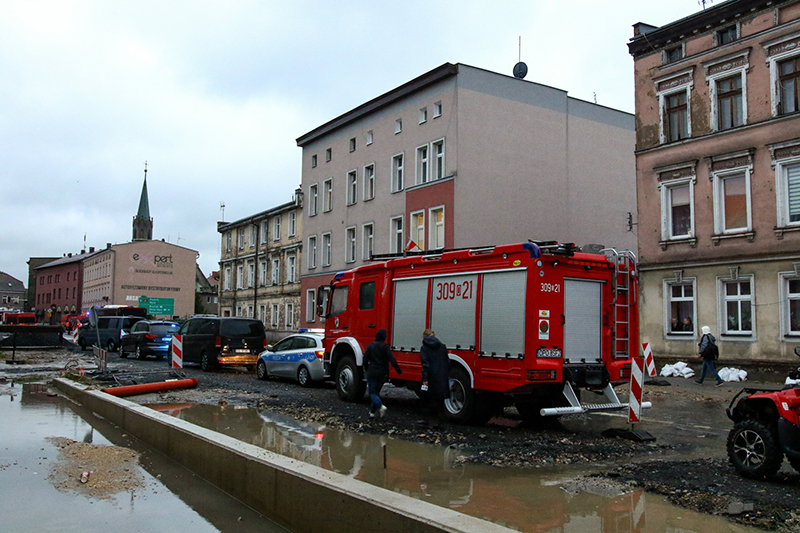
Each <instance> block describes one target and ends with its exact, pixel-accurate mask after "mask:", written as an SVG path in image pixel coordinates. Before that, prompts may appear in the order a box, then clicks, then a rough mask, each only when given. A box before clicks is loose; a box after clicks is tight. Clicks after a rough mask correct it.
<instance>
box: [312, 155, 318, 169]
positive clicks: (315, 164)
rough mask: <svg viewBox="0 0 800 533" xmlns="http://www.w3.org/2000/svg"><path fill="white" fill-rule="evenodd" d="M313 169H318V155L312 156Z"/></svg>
mask: <svg viewBox="0 0 800 533" xmlns="http://www.w3.org/2000/svg"><path fill="white" fill-rule="evenodd" d="M311 168H317V154H314V155H312V156H311Z"/></svg>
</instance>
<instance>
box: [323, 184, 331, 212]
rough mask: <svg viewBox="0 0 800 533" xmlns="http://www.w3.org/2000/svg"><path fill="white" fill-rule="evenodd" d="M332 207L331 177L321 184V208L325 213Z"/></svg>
mask: <svg viewBox="0 0 800 533" xmlns="http://www.w3.org/2000/svg"><path fill="white" fill-rule="evenodd" d="M331 209H333V178H329V179H326V180H325V182H324V183H323V184H322V210H323V211H325V212H326V213H327V212H328V211H330V210H331Z"/></svg>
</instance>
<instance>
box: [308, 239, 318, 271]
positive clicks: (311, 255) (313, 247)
mask: <svg viewBox="0 0 800 533" xmlns="http://www.w3.org/2000/svg"><path fill="white" fill-rule="evenodd" d="M307 253H308V268H317V236H316V235H312V236H311V237H309V238H308V252H307Z"/></svg>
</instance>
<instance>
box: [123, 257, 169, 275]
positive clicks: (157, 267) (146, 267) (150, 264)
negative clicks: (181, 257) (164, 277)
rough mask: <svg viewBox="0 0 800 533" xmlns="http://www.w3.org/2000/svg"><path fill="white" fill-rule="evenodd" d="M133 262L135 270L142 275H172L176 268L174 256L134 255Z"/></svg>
mask: <svg viewBox="0 0 800 533" xmlns="http://www.w3.org/2000/svg"><path fill="white" fill-rule="evenodd" d="M131 261H132V262H133V264H134V266H133V269H134V270H135V271H136V272H138V273H140V274H172V270H173V268H174V267H175V264H174V263H173V261H172V254H169V255H158V254H145V253H133V254H131Z"/></svg>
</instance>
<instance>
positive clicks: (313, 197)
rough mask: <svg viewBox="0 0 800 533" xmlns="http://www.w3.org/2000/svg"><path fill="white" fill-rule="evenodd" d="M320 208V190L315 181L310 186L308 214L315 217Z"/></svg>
mask: <svg viewBox="0 0 800 533" xmlns="http://www.w3.org/2000/svg"><path fill="white" fill-rule="evenodd" d="M318 209H319V190H318V186H317V184H316V183H315V184H314V185H312V186H310V187H309V188H308V216H310V217H313V216H314V215H316V214H317V213H318V211H317V210H318Z"/></svg>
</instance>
